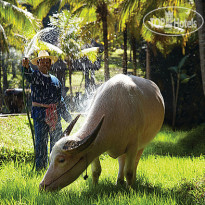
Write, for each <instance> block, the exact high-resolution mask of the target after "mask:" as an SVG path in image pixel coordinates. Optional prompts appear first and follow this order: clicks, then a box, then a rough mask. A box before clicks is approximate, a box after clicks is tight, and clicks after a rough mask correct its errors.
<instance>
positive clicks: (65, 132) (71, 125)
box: [61, 114, 80, 138]
mask: <svg viewBox="0 0 205 205" xmlns="http://www.w3.org/2000/svg"><path fill="white" fill-rule="evenodd" d="M79 117H80V114H79V115H77V117H76V118H75V119H74V120H72V122H71V123H70V124H69V125H68V127H67V128H66V129H65V130H64V132H63V134H62V135H61V138H62V137H64V136H65V135H69V134H70V133H71V131H72V129H73V127H74V125H75V123H76V122H77V121H78V118H79Z"/></svg>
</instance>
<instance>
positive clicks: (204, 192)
mask: <svg viewBox="0 0 205 205" xmlns="http://www.w3.org/2000/svg"><path fill="white" fill-rule="evenodd" d="M83 121H84V118H83V117H82V118H80V119H79V122H78V123H77V125H76V126H75V128H74V130H73V132H76V131H77V129H78V128H79V127H80V125H81V124H82V122H83ZM66 125H67V124H66V123H65V121H63V128H64V129H65V127H66ZM203 133H205V125H201V126H198V127H196V128H195V129H192V130H190V131H175V132H173V131H172V130H171V129H170V128H169V127H167V126H164V127H163V128H162V130H161V131H160V132H159V133H158V135H157V136H156V138H155V139H154V140H153V141H152V142H151V143H150V144H149V145H148V147H147V148H146V149H145V151H144V153H143V155H142V157H141V159H140V162H139V166H138V171H137V180H136V183H135V185H134V187H133V188H132V189H126V187H124V186H116V185H115V182H116V178H117V173H118V162H117V160H116V159H112V158H110V157H109V156H108V155H107V154H104V155H102V156H101V157H100V158H101V165H102V175H101V177H100V180H99V185H97V186H96V187H94V186H93V185H92V182H91V170H90V167H89V168H88V175H89V178H88V180H87V181H85V180H84V179H83V177H82V176H80V177H79V178H78V179H77V180H76V181H75V182H74V183H72V184H71V185H69V186H67V187H65V188H64V189H62V190H61V191H58V192H54V193H45V192H39V190H38V186H39V183H40V181H41V180H42V178H43V175H44V174H45V172H44V171H42V172H40V173H37V172H35V171H32V165H33V164H32V162H30V159H31V157H32V152H33V150H32V140H31V136H30V130H29V127H28V122H27V119H26V116H15V117H9V118H1V119H0V156H2V155H3V154H2V152H3V151H2V150H4V149H6V150H7V153H8V155H6V156H5V155H3V156H4V159H5V158H10V156H12V153H13V152H14V151H13V150H16V153H15V156H16V160H13V161H9V162H8V161H5V160H3V163H2V164H1V166H0V176H1V180H0V204H79V205H80V204H146V205H147V204H150V205H152V204H157V205H158V204H162V205H164V204H190V205H192V204H205V200H204V199H205V182H204V164H205V148H204V145H205V138H204V136H203ZM28 156H30V157H28ZM22 158H23V159H24V160H23V161H22Z"/></svg>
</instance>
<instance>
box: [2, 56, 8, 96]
mask: <svg viewBox="0 0 205 205" xmlns="http://www.w3.org/2000/svg"><path fill="white" fill-rule="evenodd" d="M7 68H8V66H7V65H6V63H5V59H2V71H3V92H4V91H5V90H6V89H7V88H8V79H7Z"/></svg>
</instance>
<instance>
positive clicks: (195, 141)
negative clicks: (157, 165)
mask: <svg viewBox="0 0 205 205" xmlns="http://www.w3.org/2000/svg"><path fill="white" fill-rule="evenodd" d="M143 154H144V155H149V154H156V155H163V156H164V155H168V154H169V155H170V156H181V157H182V156H194V157H199V156H200V155H205V125H201V126H199V127H197V128H195V129H193V130H191V131H190V132H188V133H187V135H186V136H185V137H184V138H183V139H180V140H179V141H178V142H177V143H171V142H162V141H157V142H152V143H150V145H149V146H148V147H147V148H146V150H145V151H144V153H143Z"/></svg>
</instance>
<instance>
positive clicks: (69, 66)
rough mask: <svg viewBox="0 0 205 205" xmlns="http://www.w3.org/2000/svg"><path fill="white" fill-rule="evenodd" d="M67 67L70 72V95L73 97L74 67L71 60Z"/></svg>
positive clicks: (68, 61)
mask: <svg viewBox="0 0 205 205" xmlns="http://www.w3.org/2000/svg"><path fill="white" fill-rule="evenodd" d="M67 65H68V71H69V85H70V94H71V96H73V89H72V65H71V60H70V59H68V60H67Z"/></svg>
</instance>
